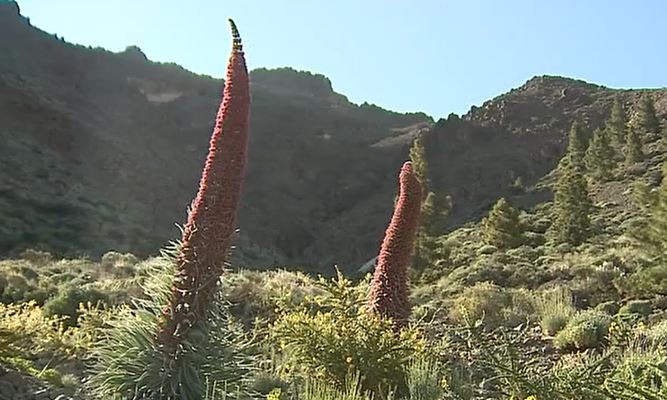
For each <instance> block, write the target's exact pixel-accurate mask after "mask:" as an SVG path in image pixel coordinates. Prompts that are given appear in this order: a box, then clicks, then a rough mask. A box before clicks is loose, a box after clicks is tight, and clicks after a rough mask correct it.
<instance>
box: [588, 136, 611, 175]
mask: <svg viewBox="0 0 667 400" xmlns="http://www.w3.org/2000/svg"><path fill="white" fill-rule="evenodd" d="M585 162H586V168H587V169H588V173H589V174H590V176H591V177H593V178H595V179H599V180H602V181H606V180H609V179H610V178H611V177H612V170H613V168H614V149H613V148H612V147H611V140H610V139H609V134H608V133H607V130H603V129H599V128H598V129H596V130H595V132H594V133H593V138H592V139H591V141H590V145H589V146H588V149H587V150H586V159H585Z"/></svg>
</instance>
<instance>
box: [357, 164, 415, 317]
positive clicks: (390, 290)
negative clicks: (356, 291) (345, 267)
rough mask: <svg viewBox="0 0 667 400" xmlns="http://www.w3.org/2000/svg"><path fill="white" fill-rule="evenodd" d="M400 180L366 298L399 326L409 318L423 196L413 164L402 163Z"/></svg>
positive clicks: (375, 310) (370, 307)
mask: <svg viewBox="0 0 667 400" xmlns="http://www.w3.org/2000/svg"><path fill="white" fill-rule="evenodd" d="M399 182H400V192H399V195H398V201H397V202H396V206H395V208H394V215H393V216H392V217H391V222H390V223H389V227H388V228H387V231H386V233H385V236H384V240H383V242H382V246H381V248H380V254H379V256H378V261H377V266H376V267H375V273H374V275H373V280H372V282H371V286H370V290H369V294H368V300H367V309H368V311H369V312H371V313H375V314H377V315H380V316H382V317H389V318H391V319H392V320H393V322H394V327H395V328H397V329H399V328H401V327H403V326H405V324H406V323H407V321H408V319H409V317H410V310H411V306H410V301H409V298H408V297H409V288H408V268H409V267H410V262H411V259H412V251H413V248H414V240H415V234H416V231H417V226H418V224H419V214H420V210H421V199H422V187H421V184H420V183H419V180H418V179H417V176H416V174H415V173H414V171H413V168H412V163H410V162H406V163H405V164H403V168H401V173H400V177H399Z"/></svg>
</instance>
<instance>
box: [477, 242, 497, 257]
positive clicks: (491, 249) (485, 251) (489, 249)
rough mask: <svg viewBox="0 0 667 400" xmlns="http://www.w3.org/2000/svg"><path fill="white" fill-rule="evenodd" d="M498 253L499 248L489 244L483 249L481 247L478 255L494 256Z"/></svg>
mask: <svg viewBox="0 0 667 400" xmlns="http://www.w3.org/2000/svg"><path fill="white" fill-rule="evenodd" d="M497 251H498V248H497V247H496V246H494V245H492V244H487V245H484V246H482V247H480V248H479V249H478V250H477V254H479V255H488V254H493V253H495V252H497Z"/></svg>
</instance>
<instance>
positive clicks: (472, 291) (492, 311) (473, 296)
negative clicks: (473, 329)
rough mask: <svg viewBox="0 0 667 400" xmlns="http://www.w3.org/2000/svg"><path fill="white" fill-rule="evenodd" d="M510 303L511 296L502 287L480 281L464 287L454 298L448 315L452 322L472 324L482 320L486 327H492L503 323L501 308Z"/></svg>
mask: <svg viewBox="0 0 667 400" xmlns="http://www.w3.org/2000/svg"><path fill="white" fill-rule="evenodd" d="M510 304H511V297H510V295H509V294H508V293H507V292H506V291H505V290H504V289H503V288H501V287H500V286H498V285H495V284H493V283H489V282H481V283H477V284H476V285H475V286H472V287H468V288H465V289H464V290H463V292H462V293H461V294H460V295H459V296H458V297H456V298H455V299H454V302H453V307H452V310H451V312H450V316H451V318H452V319H453V320H454V322H456V323H458V324H462V325H472V324H474V323H475V322H476V321H479V320H483V321H484V326H485V327H486V328H488V329H493V328H496V327H498V326H501V325H502V324H503V322H504V320H503V316H502V315H501V310H502V309H503V308H505V307H507V306H509V305H510Z"/></svg>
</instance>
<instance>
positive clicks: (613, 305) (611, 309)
mask: <svg viewBox="0 0 667 400" xmlns="http://www.w3.org/2000/svg"><path fill="white" fill-rule="evenodd" d="M619 309H620V307H619V305H618V302H616V301H605V302H602V303H600V304H598V305H597V306H595V310H597V311H600V312H603V313H605V314H607V315H616V314H617V313H618V310H619Z"/></svg>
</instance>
